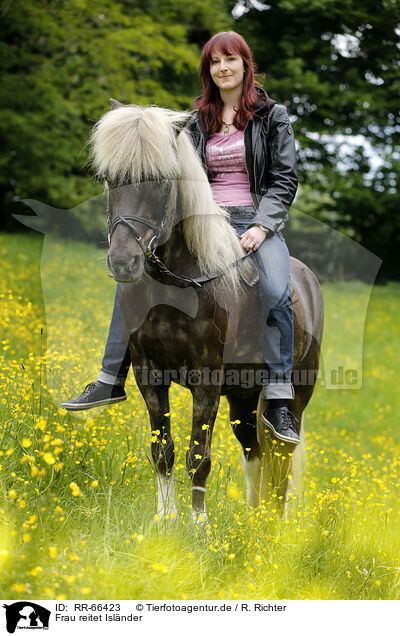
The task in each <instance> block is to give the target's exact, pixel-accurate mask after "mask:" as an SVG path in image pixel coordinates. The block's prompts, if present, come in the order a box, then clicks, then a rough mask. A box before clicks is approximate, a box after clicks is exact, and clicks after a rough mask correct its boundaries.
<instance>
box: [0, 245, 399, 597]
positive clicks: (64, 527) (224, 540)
mask: <svg viewBox="0 0 400 636" xmlns="http://www.w3.org/2000/svg"><path fill="white" fill-rule="evenodd" d="M41 245H42V242H41V240H40V239H39V238H35V237H34V238H32V237H31V236H29V237H28V236H12V235H1V236H0V253H1V261H2V265H3V275H2V279H1V288H0V305H1V312H0V321H1V336H0V344H1V349H0V377H1V386H2V392H1V396H0V513H1V516H0V596H1V598H9V599H13V598H15V599H24V598H36V599H46V598H56V599H65V598H88V599H89V598H93V599H97V598H98V599H128V598H137V599H141V598H142V599H161V598H165V599H168V598H169V599H210V598H215V599H235V598H241V599H246V598H247V599H261V598H265V599H283V598H287V599H378V598H382V599H395V598H399V597H400V576H399V572H400V556H399V552H398V543H399V538H400V503H399V498H400V460H399V455H400V453H399V450H400V429H399V426H398V421H399V420H398V412H399V404H398V401H397V402H396V400H398V397H397V391H396V387H395V384H396V376H397V375H398V371H399V359H400V351H399V323H398V315H399V311H400V285H398V284H394V283H392V284H389V285H387V286H384V287H376V288H374V290H373V292H372V296H371V300H370V303H369V307H368V313H367V317H366V324H365V332H364V344H363V359H362V362H363V383H362V388H361V389H358V390H332V389H329V390H328V389H326V388H324V387H323V386H322V385H321V384H319V385H318V386H317V389H316V392H315V395H314V398H313V400H312V402H311V404H310V406H309V408H308V411H307V414H306V421H305V426H306V447H307V468H306V472H305V476H304V497H303V502H302V504H299V505H298V508H297V513H296V514H295V515H293V516H291V517H290V518H288V519H286V520H282V519H278V518H277V517H276V509H275V508H274V507H273V506H268V507H265V506H261V507H260V508H259V509H257V510H252V511H250V512H248V511H247V510H246V503H245V486H244V478H243V476H242V472H241V467H240V446H239V444H238V443H237V442H236V440H235V438H234V437H233V434H232V433H231V431H230V425H229V416H228V410H227V403H226V401H225V399H222V400H221V405H220V409H219V412H218V417H217V423H216V427H215V433H214V437H213V467H212V472H211V475H210V478H209V482H208V493H207V504H208V511H209V517H210V524H209V526H207V527H206V528H200V529H195V528H194V527H193V525H192V523H191V515H190V507H189V504H190V489H189V482H188V477H187V473H186V468H185V451H186V445H187V440H188V439H189V432H190V414H191V402H190V399H189V393H188V392H187V391H185V390H184V389H182V388H180V387H177V386H175V387H174V388H173V391H172V400H171V402H172V404H171V415H172V422H173V435H174V440H175V445H176V450H177V458H176V464H175V475H176V480H177V484H176V487H177V504H178V519H177V521H176V523H175V524H174V526H173V527H172V528H168V529H167V530H165V529H164V528H163V527H162V525H161V524H160V522H159V520H158V519H157V516H156V515H155V512H156V486H155V477H154V472H153V469H152V465H151V462H150V461H149V455H150V437H151V436H150V430H149V426H148V418H147V411H146V409H145V407H144V403H143V401H142V399H141V397H140V396H139V394H138V390H137V388H136V387H135V385H134V382H133V380H132V379H130V381H129V386H128V394H129V397H128V400H127V401H126V402H124V403H122V404H121V405H116V406H114V407H112V408H111V407H109V408H105V409H102V410H101V409H97V410H96V411H89V412H88V413H86V414H84V415H80V416H79V417H77V416H71V415H67V414H66V412H65V411H62V410H59V409H58V408H57V406H56V403H55V400H56V401H57V400H59V399H60V398H61V397H70V396H72V395H74V394H75V393H77V392H80V391H81V389H82V387H83V384H84V383H85V382H88V381H90V380H93V379H94V378H95V377H96V374H97V372H98V368H99V364H100V360H101V355H102V352H103V348H104V343H105V338H106V334H107V329H108V324H109V319H110V315H111V309H112V301H113V292H114V283H113V281H111V280H110V279H108V278H107V277H106V275H105V268H104V265H102V254H101V253H100V252H98V251H96V250H95V249H94V248H93V249H92V248H88V247H87V246H84V245H83V244H78V243H61V242H60V243H53V244H51V245H48V246H46V248H45V251H44V258H43V260H42V265H41V268H40V254H41ZM41 274H42V275H43V291H42V288H41V282H40V280H41V279H40V275H41ZM323 292H324V297H325V302H326V329H325V339H324V348H323V357H324V363H325V366H327V367H329V366H331V367H334V366H335V365H338V364H339V365H340V364H343V366H344V368H353V367H354V366H355V367H356V368H359V367H360V356H359V347H360V342H361V340H360V337H361V336H362V333H363V326H364V318H365V316H364V313H363V311H362V308H363V307H364V306H365V303H366V299H368V296H369V290H368V289H367V288H366V287H365V285H364V284H362V283H358V282H354V283H353V282H352V283H329V284H325V285H324V286H323ZM41 331H43V334H41ZM357 365H358V366H357ZM359 371H360V368H359Z"/></svg>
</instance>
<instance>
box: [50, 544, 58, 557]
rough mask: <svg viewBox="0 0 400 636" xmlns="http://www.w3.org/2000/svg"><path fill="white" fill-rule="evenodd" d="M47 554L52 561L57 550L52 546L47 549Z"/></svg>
mask: <svg viewBox="0 0 400 636" xmlns="http://www.w3.org/2000/svg"><path fill="white" fill-rule="evenodd" d="M49 554H50V557H51V558H52V559H55V558H56V556H57V548H56V547H55V546H54V545H51V546H50V547H49Z"/></svg>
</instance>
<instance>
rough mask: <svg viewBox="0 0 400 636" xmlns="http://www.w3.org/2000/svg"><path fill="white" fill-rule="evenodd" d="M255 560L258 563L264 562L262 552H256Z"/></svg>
mask: <svg viewBox="0 0 400 636" xmlns="http://www.w3.org/2000/svg"><path fill="white" fill-rule="evenodd" d="M255 562H256V563H258V564H260V563H262V556H261V554H256V556H255Z"/></svg>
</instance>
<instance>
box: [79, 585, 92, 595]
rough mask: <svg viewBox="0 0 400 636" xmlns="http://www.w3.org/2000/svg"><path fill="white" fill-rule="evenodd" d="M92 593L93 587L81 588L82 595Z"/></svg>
mask: <svg viewBox="0 0 400 636" xmlns="http://www.w3.org/2000/svg"><path fill="white" fill-rule="evenodd" d="M91 591H92V588H91V587H81V593H82V594H90V592H91Z"/></svg>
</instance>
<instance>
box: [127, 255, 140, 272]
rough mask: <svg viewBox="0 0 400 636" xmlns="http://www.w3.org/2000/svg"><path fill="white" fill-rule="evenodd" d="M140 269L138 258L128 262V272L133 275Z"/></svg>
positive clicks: (135, 257)
mask: <svg viewBox="0 0 400 636" xmlns="http://www.w3.org/2000/svg"><path fill="white" fill-rule="evenodd" d="M139 267H140V256H134V257H133V258H132V260H131V262H130V266H129V271H130V272H132V273H134V272H136V271H137V270H138V269H139Z"/></svg>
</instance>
